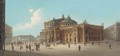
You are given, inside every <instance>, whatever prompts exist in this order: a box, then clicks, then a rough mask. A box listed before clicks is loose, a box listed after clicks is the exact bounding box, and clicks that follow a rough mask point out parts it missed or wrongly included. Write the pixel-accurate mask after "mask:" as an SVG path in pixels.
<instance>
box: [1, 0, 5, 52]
mask: <svg viewBox="0 0 120 56" xmlns="http://www.w3.org/2000/svg"><path fill="white" fill-rule="evenodd" d="M4 44H5V0H0V50H3V49H5V45H4Z"/></svg>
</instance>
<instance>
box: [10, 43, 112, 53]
mask: <svg viewBox="0 0 120 56" xmlns="http://www.w3.org/2000/svg"><path fill="white" fill-rule="evenodd" d="M92 45H94V42H92ZM98 45H100V42H98ZM54 46H55V45H54ZM11 47H12V51H14V44H13V43H11ZM25 47H26V51H30V52H31V51H34V50H36V51H39V50H40V43H35V49H32V48H31V44H29V45H28V44H26V46H25ZM70 47H71V45H70V44H68V48H70ZM22 49H23V46H22V45H20V50H22ZM109 49H112V45H111V44H109ZM80 50H81V46H80V45H78V51H80Z"/></svg>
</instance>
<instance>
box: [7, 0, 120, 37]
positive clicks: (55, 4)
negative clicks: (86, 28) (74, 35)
mask: <svg viewBox="0 0 120 56" xmlns="http://www.w3.org/2000/svg"><path fill="white" fill-rule="evenodd" d="M119 5H120V0H6V23H7V24H8V25H10V26H12V27H13V36H16V35H22V34H23V35H25V34H27V35H28V34H31V35H34V36H37V35H39V32H40V31H41V30H42V29H43V27H44V25H43V22H45V21H48V20H50V19H53V17H55V18H60V17H61V15H62V14H64V15H65V17H67V16H68V14H69V15H70V16H71V18H72V19H73V20H75V21H77V22H78V23H82V22H83V20H85V19H86V20H87V21H88V23H90V24H95V25H101V23H104V26H105V28H106V27H108V26H110V25H112V24H114V23H115V22H116V21H119V20H120V6H119Z"/></svg>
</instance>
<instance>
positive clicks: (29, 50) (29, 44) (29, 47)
mask: <svg viewBox="0 0 120 56" xmlns="http://www.w3.org/2000/svg"><path fill="white" fill-rule="evenodd" d="M29 51H30V52H31V44H29Z"/></svg>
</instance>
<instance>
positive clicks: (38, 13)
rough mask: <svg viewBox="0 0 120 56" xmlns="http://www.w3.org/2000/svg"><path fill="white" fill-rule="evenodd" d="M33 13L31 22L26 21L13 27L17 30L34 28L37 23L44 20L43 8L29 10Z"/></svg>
mask: <svg viewBox="0 0 120 56" xmlns="http://www.w3.org/2000/svg"><path fill="white" fill-rule="evenodd" d="M29 11H30V12H31V13H32V12H33V13H32V16H31V18H30V22H26V23H23V24H18V25H17V26H15V27H13V28H14V29H16V30H26V29H32V28H33V27H34V26H35V25H37V24H39V23H40V22H43V19H41V18H42V11H41V9H37V10H36V11H33V10H32V9H30V10H29Z"/></svg>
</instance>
